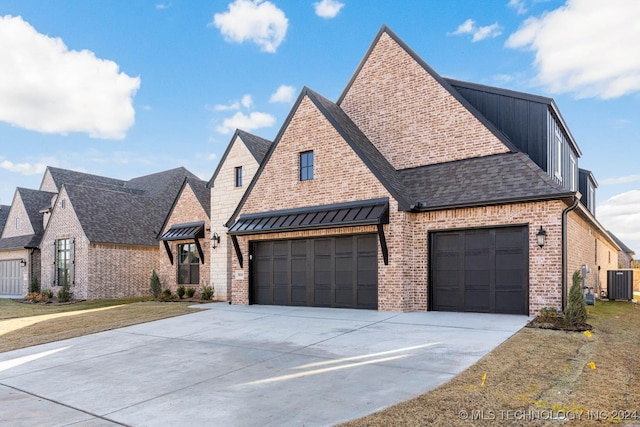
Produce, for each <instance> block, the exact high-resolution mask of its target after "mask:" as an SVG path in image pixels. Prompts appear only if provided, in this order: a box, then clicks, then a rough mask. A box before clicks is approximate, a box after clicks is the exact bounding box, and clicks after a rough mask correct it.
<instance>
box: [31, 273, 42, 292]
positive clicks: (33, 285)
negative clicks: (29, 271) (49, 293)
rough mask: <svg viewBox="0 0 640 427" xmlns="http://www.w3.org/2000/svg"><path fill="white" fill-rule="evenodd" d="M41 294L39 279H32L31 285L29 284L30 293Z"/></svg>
mask: <svg viewBox="0 0 640 427" xmlns="http://www.w3.org/2000/svg"><path fill="white" fill-rule="evenodd" d="M34 292H35V293H38V294H39V293H40V282H39V281H38V278H37V277H34V278H33V279H31V283H29V293H30V294H31V293H34Z"/></svg>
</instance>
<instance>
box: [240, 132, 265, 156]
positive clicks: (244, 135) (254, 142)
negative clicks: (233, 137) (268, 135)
mask: <svg viewBox="0 0 640 427" xmlns="http://www.w3.org/2000/svg"><path fill="white" fill-rule="evenodd" d="M238 136H240V138H241V139H242V141H244V143H245V145H246V146H247V148H248V149H249V151H250V152H251V154H252V155H253V158H254V159H256V162H258V164H260V163H262V159H264V156H265V155H266V154H267V151H269V147H271V141H269V140H268V139H264V138H260V137H259V136H256V135H253V134H251V133H249V132H245V131H243V130H240V129H238Z"/></svg>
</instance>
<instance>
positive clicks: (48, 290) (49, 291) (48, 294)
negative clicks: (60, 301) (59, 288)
mask: <svg viewBox="0 0 640 427" xmlns="http://www.w3.org/2000/svg"><path fill="white" fill-rule="evenodd" d="M43 294H44V295H46V296H47V299H51V298H53V289H51V288H49V289H47V290H46V291H44V292H43Z"/></svg>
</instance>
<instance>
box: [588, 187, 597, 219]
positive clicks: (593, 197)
mask: <svg viewBox="0 0 640 427" xmlns="http://www.w3.org/2000/svg"><path fill="white" fill-rule="evenodd" d="M588 204H589V206H587V208H589V212H591V213H594V212H593V211H594V208H595V207H596V191H595V189H594V188H593V186H592V185H591V184H590V185H589V203H588Z"/></svg>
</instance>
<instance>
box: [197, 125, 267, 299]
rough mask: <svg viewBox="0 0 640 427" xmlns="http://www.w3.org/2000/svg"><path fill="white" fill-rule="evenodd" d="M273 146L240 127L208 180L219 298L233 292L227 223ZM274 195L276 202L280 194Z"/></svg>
mask: <svg viewBox="0 0 640 427" xmlns="http://www.w3.org/2000/svg"><path fill="white" fill-rule="evenodd" d="M270 146H271V141H268V140H266V139H263V138H260V137H258V136H255V135H252V134H250V133H248V132H244V131H242V130H237V131H236V132H235V134H234V135H233V137H232V138H231V141H230V142H229V145H228V146H227V149H226V150H225V152H224V155H223V156H222V158H221V159H220V163H219V164H218V167H217V168H216V170H215V172H214V173H213V176H212V177H211V180H210V181H209V187H210V188H211V230H210V231H211V232H210V234H209V236H208V238H209V239H211V246H213V245H214V244H215V245H216V248H215V249H213V248H212V249H213V253H212V256H211V282H212V283H213V287H214V296H215V298H216V299H218V300H228V299H229V297H230V296H231V257H232V253H233V247H232V244H231V239H228V237H227V229H226V227H225V225H224V224H225V223H226V222H227V221H228V220H229V217H230V216H231V214H232V213H233V210H234V209H235V208H236V206H237V205H238V202H239V201H240V199H241V198H242V195H243V194H244V192H245V191H246V189H247V187H248V185H249V183H250V182H251V180H252V179H253V176H254V175H255V173H256V171H257V170H258V167H259V166H260V163H261V162H262V160H263V159H264V156H265V155H266V153H267V150H268V149H269V147H270ZM271 197H273V200H274V201H275V202H276V203H277V200H278V196H277V195H271ZM214 241H215V242H214Z"/></svg>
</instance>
